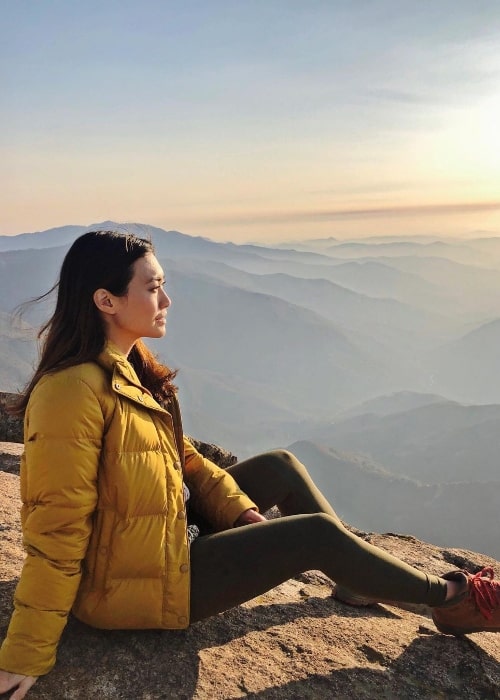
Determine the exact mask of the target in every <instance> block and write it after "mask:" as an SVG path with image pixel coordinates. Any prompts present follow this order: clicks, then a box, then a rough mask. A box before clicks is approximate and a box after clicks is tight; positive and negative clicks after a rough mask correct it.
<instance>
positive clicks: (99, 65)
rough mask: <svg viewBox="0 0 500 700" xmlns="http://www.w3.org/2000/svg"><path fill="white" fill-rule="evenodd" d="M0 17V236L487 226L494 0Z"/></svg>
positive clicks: (122, 3)
mask: <svg viewBox="0 0 500 700" xmlns="http://www.w3.org/2000/svg"><path fill="white" fill-rule="evenodd" d="M0 11H1V18H2V20H1V23H0V81H1V82H0V87H1V90H0V107H1V108H0V148H1V153H0V182H1V191H2V204H1V207H0V235H12V234H17V233H24V232H31V231H38V230H45V229H48V228H52V227H55V226H63V225H67V224H82V225H88V224H91V223H94V222H99V221H104V220H108V219H111V220H114V221H118V222H128V221H135V222H141V223H145V224H149V225H154V226H160V227H162V228H165V229H168V230H172V229H175V230H178V231H182V232H184V233H188V234H191V235H202V236H207V237H209V238H213V239H215V240H232V241H235V242H244V241H256V242H259V241H262V242H267V243H269V242H272V241H275V240H276V241H277V240H291V239H296V238H318V237H327V236H334V237H337V238H341V239H342V238H348V237H360V236H368V235H373V234H376V235H382V234H387V235H410V234H411V235H415V234H432V235H445V236H471V235H477V233H478V232H481V233H487V234H488V235H495V234H496V235H500V126H499V125H500V2H498V0H474V2H472V0H439V1H438V2H436V0H419V1H418V2H415V0H345V1H344V0H325V1H323V0H307V2H306V0H301V1H297V0H231V1H229V0H228V1H226V0H202V1H199V0H182V1H181V0H179V1H178V2H171V1H170V0H141V2H139V1H138V0H99V1H96V0H85V2H76V0H74V1H71V0H15V2H14V1H13V0H0Z"/></svg>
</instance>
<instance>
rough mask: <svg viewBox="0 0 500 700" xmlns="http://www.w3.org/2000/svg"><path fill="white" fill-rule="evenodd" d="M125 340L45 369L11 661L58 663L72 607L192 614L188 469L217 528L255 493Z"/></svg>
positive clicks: (32, 417) (182, 618)
mask: <svg viewBox="0 0 500 700" xmlns="http://www.w3.org/2000/svg"><path fill="white" fill-rule="evenodd" d="M176 413H178V408H177V404H176V401H174V402H173V403H172V406H171V411H170V412H168V411H166V410H165V409H164V408H162V407H161V406H160V405H159V404H158V403H157V402H156V401H155V400H154V399H153V398H152V396H151V394H150V393H149V392H148V390H147V389H145V388H143V387H142V386H141V384H140V382H139V380H138V378H137V375H136V373H135V371H134V369H133V367H132V366H131V365H130V363H129V362H128V361H127V359H126V357H125V356H124V355H123V354H121V353H120V352H119V351H118V350H117V349H116V348H115V347H114V346H112V345H111V344H108V345H107V346H106V349H105V350H104V351H103V353H102V354H101V355H100V357H99V359H98V361H97V362H87V363H84V364H80V365H76V366H74V367H71V368H69V369H64V370H60V371H58V372H55V373H54V374H51V375H47V376H45V377H43V378H42V379H41V380H40V381H39V382H38V384H37V385H36V387H35V389H34V390H33V392H32V394H31V397H30V401H29V404H28V408H27V411H26V417H25V426H24V427H25V451H24V455H23V458H22V462H21V496H22V501H23V507H22V513H21V520H22V526H23V535H24V545H25V548H26V550H27V557H26V560H25V563H24V566H23V570H22V574H21V578H20V581H19V584H18V586H17V589H16V594H15V601H14V602H15V610H14V614H13V616H12V619H11V622H10V625H9V629H8V633H7V638H6V639H5V641H4V643H3V645H2V647H1V649H0V668H1V669H3V670H5V671H11V672H13V673H22V674H25V675H30V676H39V675H41V674H44V673H47V671H49V670H50V669H51V668H52V666H53V665H54V663H55V655H56V648H57V644H58V641H59V638H60V636H61V633H62V630H63V628H64V626H65V624H66V619H67V615H68V612H69V611H70V610H71V609H73V613H74V614H75V615H76V617H78V618H79V619H80V620H82V621H84V622H86V623H87V624H90V625H93V626H95V627H101V628H108V629H111V628H115V629H116V628H136V629H146V628H170V629H175V628H184V627H187V625H188V624H189V591H190V587H189V582H190V565H189V544H188V540H187V534H186V510H185V503H184V495H183V473H184V479H185V481H186V484H187V485H188V487H189V489H190V490H191V496H192V499H193V500H194V502H195V506H196V508H197V510H199V511H200V512H201V513H202V514H203V515H204V516H205V517H206V518H207V519H208V520H209V521H210V522H211V523H212V524H213V525H214V527H215V528H216V529H226V528H230V527H232V526H233V524H234V522H235V520H237V518H238V517H239V515H240V514H241V513H242V512H243V511H245V510H247V509H248V508H255V507H256V506H255V504H254V503H253V502H252V501H251V500H250V499H249V498H248V497H247V496H246V495H245V494H244V493H242V492H241V491H240V489H239V488H238V486H237V484H236V482H235V481H234V479H233V478H232V477H231V476H230V475H229V474H227V472H225V471H224V470H222V469H220V468H219V467H217V466H216V465H215V464H213V463H212V462H210V461H209V460H207V459H204V458H203V457H202V456H201V455H200V454H199V453H198V452H197V451H196V450H195V449H194V447H193V446H192V445H191V444H190V443H189V442H188V441H187V440H185V439H184V438H183V437H182V429H181V427H180V416H177V415H176Z"/></svg>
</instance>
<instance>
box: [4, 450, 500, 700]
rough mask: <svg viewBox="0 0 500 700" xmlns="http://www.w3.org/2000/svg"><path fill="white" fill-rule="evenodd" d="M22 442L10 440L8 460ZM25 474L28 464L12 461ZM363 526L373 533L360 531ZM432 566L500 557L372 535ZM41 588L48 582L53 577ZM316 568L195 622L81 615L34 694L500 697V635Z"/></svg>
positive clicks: (7, 528) (15, 539) (125, 699)
mask: <svg viewBox="0 0 500 700" xmlns="http://www.w3.org/2000/svg"><path fill="white" fill-rule="evenodd" d="M21 451H22V445H12V444H10V445H0V469H5V466H2V465H8V464H12V460H15V461H16V460H18V458H19V454H20V452H21ZM11 471H16V468H11ZM18 494H19V477H18V476H17V475H16V474H15V473H7V472H6V471H0V552H1V558H0V637H1V638H3V636H4V635H5V632H6V630H7V625H8V620H9V617H10V614H11V610H12V597H13V593H14V588H15V585H16V581H17V579H18V577H19V573H20V571H21V566H22V561H23V556H24V555H23V550H22V545H21V533H20V522H19V505H20V504H19V495H18ZM360 534H362V535H363V533H360ZM363 536H364V537H366V538H368V539H369V540H370V541H371V542H373V543H374V544H377V545H379V546H380V547H383V548H385V549H387V550H389V551H390V552H392V553H394V554H396V555H397V556H399V557H401V558H402V559H404V560H406V561H408V562H409V563H411V564H413V565H415V566H418V567H419V568H424V569H426V570H428V571H430V572H434V573H442V572H444V571H447V570H449V569H454V568H457V567H463V566H465V567H468V568H470V569H471V570H475V569H477V568H478V567H480V566H483V565H491V566H493V567H495V569H496V571H497V572H499V570H500V563H499V562H495V561H492V560H491V559H488V558H487V557H484V556H482V555H479V554H475V553H473V552H468V551H466V550H458V549H449V550H447V549H442V548H438V547H435V546H433V545H431V544H426V543H423V542H420V541H419V540H417V539H415V538H413V537H408V536H401V535H396V534H386V535H375V534H365V535H363ZM40 585H43V582H41V584H40ZM330 592H331V582H330V581H329V579H327V578H326V577H325V576H324V575H323V574H321V573H319V572H308V573H306V574H303V575H302V576H300V577H299V578H298V579H292V580H290V581H287V582H286V583H284V584H282V585H281V586H278V587H277V588H275V589H273V590H272V591H270V592H269V593H267V594H265V595H263V596H260V597H259V598H257V599H255V600H252V601H250V602H249V603H247V604H245V605H242V606H240V607H238V608H235V609H234V610H231V611H229V612H227V613H224V614H222V615H218V616H217V617H214V618H212V619H209V620H207V621H205V622H201V623H197V624H195V625H193V626H191V627H190V628H189V629H188V630H185V631H180V632H179V631H175V632H160V631H140V632H129V631H116V632H106V631H100V630H95V629H92V628H90V627H86V626H85V625H83V624H81V623H79V622H78V621H76V620H74V619H70V621H69V624H68V626H67V628H66V631H65V633H64V635H63V639H62V641H61V645H60V648H59V655H58V663H57V665H56V668H55V669H54V670H53V671H52V672H51V673H50V674H48V675H47V676H45V677H43V678H41V679H40V680H39V681H38V683H37V684H36V685H35V686H34V687H33V689H32V690H31V691H30V693H29V695H28V697H29V698H31V699H32V700H49V699H50V700H54V699H57V700H88V698H94V697H99V698H102V699H107V698H110V699H111V698H113V700H120V699H122V700H129V699H130V700H132V699H134V700H152V699H154V698H155V699H156V698H165V699H168V700H191V699H192V700H217V699H221V700H222V699H224V700H229V699H233V698H258V699H259V700H292V699H297V700H298V699H299V698H300V700H305V699H311V700H313V699H314V700H318V699H319V700H321V699H325V700H331V699H332V698H336V699H338V700H343V699H344V698H345V699H346V700H347V699H349V700H353V699H354V700H374V699H378V698H384V699H391V700H399V699H401V700H403V698H404V699H405V700H406V699H422V700H423V699H425V700H430V699H433V698H435V699H436V700H437V699H438V698H439V699H442V698H456V697H459V698H461V699H465V700H469V699H470V700H472V699H474V700H489V699H490V698H491V699H492V700H493V699H498V698H500V635H495V634H475V635H470V636H469V637H462V638H454V637H447V636H444V635H441V634H439V633H437V632H436V630H435V628H434V626H433V624H432V620H431V619H430V618H429V614H428V613H429V611H428V610H427V609H426V608H425V606H420V607H416V606H414V607H411V606H408V609H401V608H396V607H392V606H388V605H378V606H375V607H374V608H371V609H356V608H349V607H347V606H344V605H342V604H340V603H337V602H335V600H333V599H332V598H331V596H330Z"/></svg>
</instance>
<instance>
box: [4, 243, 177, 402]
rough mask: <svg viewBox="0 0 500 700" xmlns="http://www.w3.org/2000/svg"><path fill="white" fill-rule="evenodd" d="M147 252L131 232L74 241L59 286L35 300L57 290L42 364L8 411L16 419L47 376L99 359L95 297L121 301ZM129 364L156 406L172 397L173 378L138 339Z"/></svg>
mask: <svg viewBox="0 0 500 700" xmlns="http://www.w3.org/2000/svg"><path fill="white" fill-rule="evenodd" d="M147 253H154V248H153V245H152V243H151V241H148V240H146V239H145V238H139V237H138V236H135V235H133V234H130V233H118V232H116V231H89V232H88V233H84V234H83V236H80V237H79V238H77V239H76V241H75V242H74V243H73V245H72V246H71V248H70V249H69V250H68V252H67V254H66V257H65V258H64V261H63V264H62V267H61V272H60V275H59V281H58V282H56V284H55V285H54V286H53V287H52V288H51V289H49V291H48V292H46V293H45V294H42V295H41V296H40V297H37V298H36V299H34V300H33V302H37V301H41V300H42V299H45V298H46V297H47V296H48V295H49V294H51V293H52V292H53V291H54V290H56V289H57V302H56V308H55V311H54V313H53V314H52V317H51V318H50V319H49V320H48V321H47V323H45V324H44V325H43V326H42V328H41V329H40V331H39V333H38V337H39V338H40V339H41V340H42V347H41V357H40V362H39V364H38V367H37V369H36V371H35V374H34V375H33V378H32V379H31V381H30V382H29V384H28V385H27V387H26V389H25V390H24V392H23V394H22V395H21V397H20V398H19V400H18V401H17V402H15V403H14V404H13V405H11V407H10V411H11V412H12V413H13V414H14V415H22V414H23V413H24V411H25V409H26V406H27V404H28V400H29V397H30V395H31V392H32V391H33V389H34V387H35V385H36V384H37V382H38V381H39V380H40V379H41V377H43V376H44V375H45V374H49V373H51V372H54V371H56V370H59V369H63V368H65V367H72V366H73V365H78V364H80V363H82V362H88V361H89V360H95V359H96V358H97V357H98V355H99V353H100V352H101V351H102V350H103V349H104V345H105V342H106V335H105V330H104V323H103V321H102V319H101V316H100V314H99V311H98V309H97V307H96V305H95V303H94V299H93V296H94V292H95V291H96V289H99V288H101V287H102V288H103V289H107V290H108V291H109V292H111V293H112V294H114V295H115V296H124V295H125V294H126V293H127V289H128V285H129V283H130V280H131V279H132V276H133V264H134V263H135V261H136V260H138V259H139V258H142V257H144V255H146V254H147ZM30 303H31V302H30ZM128 359H129V360H130V362H131V363H132V364H133V365H134V368H135V369H136V371H137V374H138V377H139V379H140V381H141V382H142V384H143V385H144V386H145V387H146V388H147V389H149V390H150V391H151V393H152V394H153V396H154V397H155V398H156V399H157V400H158V401H162V402H163V401H166V400H168V398H169V397H170V396H171V395H172V394H173V393H174V392H175V387H174V386H173V384H172V380H173V378H174V377H175V374H176V373H175V372H172V371H171V370H170V369H169V368H168V367H165V366H164V365H162V364H161V363H160V362H159V361H158V360H157V359H156V357H155V355H154V354H153V353H152V352H151V350H149V349H148V348H147V347H146V345H145V344H144V343H143V342H142V340H139V341H137V342H136V343H135V345H134V347H133V348H132V350H131V352H130V355H129V358H128Z"/></svg>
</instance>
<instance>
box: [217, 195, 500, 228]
mask: <svg viewBox="0 0 500 700" xmlns="http://www.w3.org/2000/svg"><path fill="white" fill-rule="evenodd" d="M487 211H500V201H498V202H463V203H458V204H422V205H414V206H401V207H377V208H369V209H364V208H359V209H331V210H317V211H281V212H261V213H259V212H256V213H254V214H251V213H248V214H242V215H241V216H228V217H221V218H220V219H218V220H217V221H214V222H213V223H219V224H229V225H252V224H273V223H293V222H314V221H342V220H349V219H384V218H405V217H409V216H411V217H421V216H450V215H454V214H474V213H476V212H487Z"/></svg>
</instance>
